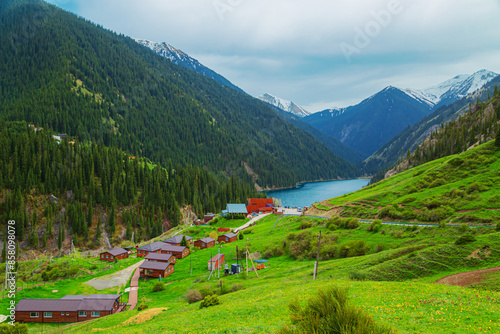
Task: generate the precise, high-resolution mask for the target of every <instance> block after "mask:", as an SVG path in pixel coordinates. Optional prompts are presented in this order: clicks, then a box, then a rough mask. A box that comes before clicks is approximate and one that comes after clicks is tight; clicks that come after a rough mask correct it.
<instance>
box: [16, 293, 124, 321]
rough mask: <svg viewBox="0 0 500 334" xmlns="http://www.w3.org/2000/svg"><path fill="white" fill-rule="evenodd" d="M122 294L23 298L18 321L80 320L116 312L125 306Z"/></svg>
mask: <svg viewBox="0 0 500 334" xmlns="http://www.w3.org/2000/svg"><path fill="white" fill-rule="evenodd" d="M120 298H121V295H68V296H64V297H62V298H61V299H21V300H20V301H19V303H17V305H16V308H15V312H16V313H15V314H16V321H17V322H44V323H49V322H51V323H57V322H80V321H87V320H91V319H96V318H102V317H104V316H107V315H110V314H115V313H117V312H120V311H122V310H123V309H124V308H125V305H126V304H125V303H121V302H120Z"/></svg>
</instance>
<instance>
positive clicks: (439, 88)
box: [402, 69, 498, 108]
mask: <svg viewBox="0 0 500 334" xmlns="http://www.w3.org/2000/svg"><path fill="white" fill-rule="evenodd" d="M497 76H498V74H497V73H494V72H491V71H488V70H484V69H483V70H480V71H477V72H475V73H474V74H472V75H469V74H461V75H457V76H456V77H454V78H452V79H449V80H446V81H444V82H442V83H440V84H438V85H435V86H432V87H428V88H424V89H402V91H403V92H405V93H406V94H408V95H409V96H411V97H413V98H414V99H416V100H419V101H421V102H424V103H426V104H428V105H429V107H431V108H435V107H437V106H439V105H443V104H448V103H451V102H454V101H456V100H459V99H461V98H463V97H464V96H467V95H469V94H472V93H474V92H475V91H477V90H478V89H480V88H482V87H483V86H484V85H485V84H487V83H488V82H490V81H491V80H493V79H494V78H495V77H497Z"/></svg>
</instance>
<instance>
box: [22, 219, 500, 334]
mask: <svg viewBox="0 0 500 334" xmlns="http://www.w3.org/2000/svg"><path fill="white" fill-rule="evenodd" d="M368 227H369V224H361V225H360V226H359V227H357V228H354V229H344V228H337V227H333V226H332V224H329V223H328V221H327V220H323V219H314V218H303V217H290V216H285V217H278V216H275V215H270V216H268V217H265V218H263V219H262V220H260V221H258V222H257V224H256V225H255V226H253V227H251V228H250V229H248V230H246V231H244V233H245V234H244V237H245V238H244V240H239V241H237V242H235V243H232V244H222V245H219V246H217V247H214V248H210V249H205V250H196V249H193V253H192V254H191V255H190V256H188V257H187V258H185V259H182V260H179V261H178V262H177V264H176V266H175V272H174V273H173V274H172V275H170V276H168V277H167V278H164V279H163V280H162V282H163V283H164V285H165V290H164V291H160V292H153V285H154V283H155V282H157V280H156V279H154V280H153V279H150V280H143V279H141V280H140V282H139V288H140V289H139V304H145V305H147V308H146V309H144V310H142V311H139V310H138V309H137V308H136V310H134V311H129V312H122V313H119V314H116V315H113V316H108V317H105V318H102V319H97V320H94V321H91V322H88V323H81V324H71V325H66V326H61V327H60V328H59V327H56V326H52V327H50V330H51V332H53V333H83V332H89V331H92V332H93V331H97V332H104V333H117V332H120V333H137V332H151V333H264V332H265V333H272V332H274V331H276V330H277V329H278V328H279V327H280V326H283V325H285V324H290V319H289V316H288V314H289V310H288V305H289V304H290V303H291V302H300V303H305V302H306V301H307V299H308V298H309V297H311V296H313V295H315V294H316V293H317V291H318V289H323V288H325V287H328V286H331V285H336V286H340V287H347V288H348V289H349V297H350V300H351V302H352V303H353V305H356V306H358V307H360V308H362V309H363V310H365V311H366V312H367V313H368V314H370V315H371V316H372V317H373V318H374V319H375V320H376V321H377V322H379V323H382V324H385V325H389V326H391V327H392V328H393V329H394V330H395V331H396V332H397V333H415V332H418V333H471V332H477V333H495V332H499V331H500V322H499V321H498V316H497V314H498V312H499V311H500V306H499V304H498V302H499V301H500V293H499V292H498V289H497V285H496V284H494V283H491V282H490V281H491V280H494V274H491V275H493V276H492V277H493V278H491V279H490V280H486V281H485V282H483V283H484V284H482V285H481V286H475V287H471V288H464V287H456V286H445V285H438V284H435V283H433V282H434V281H436V280H437V279H439V278H442V277H444V276H446V275H450V274H454V273H458V272H463V271H469V270H475V269H482V268H488V267H494V266H499V265H500V252H498V251H497V250H496V249H499V247H498V246H500V234H499V233H497V232H496V231H495V230H494V229H492V228H485V227H484V228H483V227H480V228H471V229H467V230H463V229H461V228H459V227H450V226H447V227H444V228H437V227H416V226H391V225H383V226H382V228H381V229H380V230H378V231H376V232H373V231H371V232H370V231H368V230H367V228H368ZM193 229H199V230H200V235H202V234H204V233H207V231H208V230H207V226H200V227H196V228H190V229H189V230H187V231H190V232H193V231H191V230H193ZM320 230H321V231H322V239H323V241H327V242H325V243H322V244H321V252H320V253H321V257H322V258H328V260H322V261H320V266H319V271H318V275H319V277H318V279H317V280H316V281H313V279H312V278H313V277H312V276H313V267H314V261H315V251H312V249H315V247H316V246H317V241H316V243H315V241H314V239H315V238H316V237H317V235H318V232H319V231H320ZM187 231H186V232H187ZM464 234H467V235H472V236H473V237H474V238H475V241H470V242H469V243H466V244H463V245H456V244H455V241H456V240H457V239H458V238H459V236H461V235H464ZM290 235H291V236H290ZM304 241H305V242H304ZM360 245H361V246H360ZM236 246H238V248H239V249H244V248H245V247H248V248H249V251H250V252H252V253H254V252H260V253H261V255H263V256H265V257H269V258H268V260H269V262H268V264H267V268H265V269H262V270H259V271H258V274H259V278H257V277H256V274H255V273H254V272H249V275H248V277H247V276H246V273H242V274H240V275H239V277H237V276H236V275H230V276H226V277H224V276H223V274H222V272H221V275H220V278H219V279H217V277H212V278H211V279H210V281H208V276H209V272H208V270H207V261H208V259H209V258H210V257H211V256H213V255H215V253H217V252H218V251H220V252H221V253H224V254H225V256H226V263H228V264H231V263H235V262H236ZM347 247H352V249H354V248H355V247H358V248H359V247H361V248H360V249H361V252H362V253H363V254H364V255H360V253H351V252H350V251H347V252H346V251H345V250H346V249H347ZM358 251H359V249H358ZM281 252H282V253H283V254H282V255H280V253H281ZM471 254H475V256H474V257H471V256H470V255H471ZM244 262H245V261H243V263H244ZM190 268H191V270H190ZM90 278H91V277H90V276H89V277H88V279H90ZM488 282H490V283H488ZM70 283H78V284H76V285H75V286H76V287H78V286H79V285H81V283H82V282H80V281H78V282H66V283H63V282H62V281H61V282H60V283H56V285H54V286H51V287H40V288H36V290H34V292H35V291H36V294H37V295H39V296H46V295H50V293H49V291H51V290H52V289H54V288H55V289H60V290H64V289H63V288H62V287H64V286H65V284H67V285H68V288H67V290H66V293H70V288H69V286H72V284H70ZM76 289H77V288H76ZM192 290H197V291H202V292H204V293H216V294H219V295H220V296H219V298H220V300H221V302H222V303H221V304H220V305H217V306H212V307H208V308H203V309H200V308H199V307H200V306H199V305H200V302H194V303H192V304H189V303H188V302H187V301H186V299H185V298H184V296H185V295H186V293H187V292H188V291H192ZM79 291H81V290H78V291H74V292H73V291H71V293H82V292H83V291H82V292H79ZM115 292H116V291H113V293H115ZM26 293H28V291H27V292H26ZM88 293H90V292H88ZM109 293H111V292H109ZM296 299H297V300H296ZM45 328H46V329H47V328H49V327H45ZM30 329H32V332H34V333H35V332H36V333H38V332H39V331H40V325H34V326H33V325H30Z"/></svg>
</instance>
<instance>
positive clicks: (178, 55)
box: [135, 38, 243, 92]
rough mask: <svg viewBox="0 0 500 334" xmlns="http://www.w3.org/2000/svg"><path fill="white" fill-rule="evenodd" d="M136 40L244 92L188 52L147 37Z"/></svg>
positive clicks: (185, 65) (162, 54) (173, 61)
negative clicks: (149, 39)
mask: <svg viewBox="0 0 500 334" xmlns="http://www.w3.org/2000/svg"><path fill="white" fill-rule="evenodd" d="M135 41H136V42H137V43H139V44H141V45H143V46H145V47H147V48H149V49H151V50H153V51H154V52H156V53H157V54H159V55H160V56H162V57H164V58H167V59H169V60H170V61H171V62H172V63H174V64H176V65H179V66H182V67H184V68H187V69H190V70H193V71H196V72H198V73H200V74H203V75H204V76H206V77H209V78H211V79H214V80H215V81H217V82H218V83H220V84H221V85H224V86H228V87H231V88H234V89H236V90H239V91H241V92H243V91H242V90H241V89H240V88H239V87H237V86H235V85H234V84H232V83H231V82H230V81H229V80H227V79H226V78H224V77H223V76H222V75H220V74H218V73H216V72H215V71H213V70H211V69H210V68H208V67H206V66H205V65H203V64H201V63H200V62H199V61H198V60H196V59H194V58H192V57H190V56H189V55H188V54H187V53H185V52H183V51H181V50H179V49H177V48H174V47H173V46H172V45H170V44H167V43H156V42H152V41H148V40H146V39H139V38H135Z"/></svg>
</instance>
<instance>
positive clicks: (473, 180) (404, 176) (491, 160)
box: [315, 141, 500, 225]
mask: <svg viewBox="0 0 500 334" xmlns="http://www.w3.org/2000/svg"><path fill="white" fill-rule="evenodd" d="M499 158H500V151H499V150H497V149H496V147H495V145H494V141H491V142H488V143H486V144H483V145H481V146H479V147H477V148H474V149H471V150H469V151H466V152H464V153H461V154H457V155H452V156H448V157H445V158H441V159H438V160H434V161H431V162H429V163H426V164H424V165H420V166H417V167H415V168H412V169H409V170H407V171H405V172H402V173H400V174H398V175H396V176H394V177H391V178H388V179H385V180H383V181H380V182H378V183H376V184H374V185H370V186H368V187H365V188H363V189H361V190H359V191H357V192H354V193H350V194H346V195H343V196H339V197H336V198H333V199H330V200H326V201H323V202H321V203H318V204H316V205H315V208H316V209H318V210H322V211H324V212H325V213H326V212H328V211H330V210H331V214H330V215H333V214H334V212H338V209H339V208H340V209H341V215H342V216H345V217H353V216H354V217H360V218H369V219H374V218H381V219H382V218H384V219H392V220H397V221H415V222H417V221H420V222H434V223H437V222H440V221H446V222H448V223H455V224H461V223H469V224H476V225H477V224H486V225H488V224H489V225H492V224H496V223H498V222H499V216H500V215H499V213H500V159H499ZM335 209H337V210H335Z"/></svg>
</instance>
